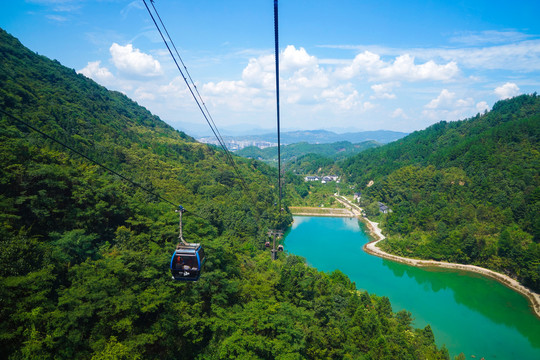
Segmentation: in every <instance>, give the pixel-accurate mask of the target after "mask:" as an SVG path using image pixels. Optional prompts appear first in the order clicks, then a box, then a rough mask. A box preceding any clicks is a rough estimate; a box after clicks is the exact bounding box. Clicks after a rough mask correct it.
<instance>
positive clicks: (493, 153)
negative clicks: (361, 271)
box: [342, 94, 540, 291]
mask: <svg viewBox="0 0 540 360" xmlns="http://www.w3.org/2000/svg"><path fill="white" fill-rule="evenodd" d="M539 139H540V97H538V96H537V95H536V94H533V95H522V96H519V97H516V98H513V99H509V100H504V101H499V102H497V103H496V104H495V105H494V106H493V109H492V110H491V111H490V112H488V113H486V114H483V115H477V116H475V117H474V118H471V119H468V120H464V121H455V122H444V121H443V122H440V123H437V124H435V125H433V126H431V127H429V128H427V129H426V130H423V131H418V132H415V133H413V134H411V135H409V136H407V137H405V138H403V139H401V140H399V141H396V142H394V143H392V144H388V145H385V146H384V147H381V148H377V149H370V150H367V151H365V152H363V153H361V154H359V155H357V156H355V157H353V158H350V159H347V160H345V161H344V162H343V163H342V167H343V171H344V173H345V174H346V175H347V177H348V179H349V181H352V182H354V183H356V184H358V189H359V190H361V191H362V193H363V194H364V195H365V196H366V197H368V198H369V199H370V200H371V201H383V202H385V203H387V204H388V205H389V206H390V208H391V209H392V210H393V212H392V213H391V214H389V215H388V216H387V218H386V219H385V220H384V228H385V230H386V231H387V233H388V234H389V235H390V236H389V240H388V241H386V242H385V244H383V245H384V246H385V248H386V249H388V250H390V251H391V252H394V253H396V254H401V255H405V256H409V257H420V258H432V259H436V260H446V261H452V262H460V263H467V264H469V263H470V264H476V265H480V266H484V267H488V268H490V269H494V270H497V271H500V272H503V273H505V274H508V275H511V276H513V277H515V278H517V279H519V281H521V282H522V283H523V284H524V285H526V286H529V287H530V288H532V289H534V290H535V291H540V244H539V243H540V216H539V214H540V146H539ZM371 180H373V182H374V185H373V186H371V187H368V186H367V184H368V183H369V182H370V181H371Z"/></svg>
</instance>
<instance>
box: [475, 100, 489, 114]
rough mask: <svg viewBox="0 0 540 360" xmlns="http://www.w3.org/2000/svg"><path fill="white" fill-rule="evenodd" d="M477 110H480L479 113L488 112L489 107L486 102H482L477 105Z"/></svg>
mask: <svg viewBox="0 0 540 360" xmlns="http://www.w3.org/2000/svg"><path fill="white" fill-rule="evenodd" d="M476 110H478V112H484V111H487V110H489V105H488V103H487V102H485V101H480V102H479V103H478V104H476Z"/></svg>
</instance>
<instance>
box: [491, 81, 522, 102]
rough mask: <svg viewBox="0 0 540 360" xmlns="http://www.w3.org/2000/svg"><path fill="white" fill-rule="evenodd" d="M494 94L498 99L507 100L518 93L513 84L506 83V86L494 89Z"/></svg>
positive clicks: (516, 87) (517, 88)
mask: <svg viewBox="0 0 540 360" xmlns="http://www.w3.org/2000/svg"><path fill="white" fill-rule="evenodd" d="M494 93H495V95H497V96H498V97H499V99H508V98H511V97H513V96H516V95H517V94H518V93H519V87H518V86H517V85H516V84H514V83H510V82H507V83H506V84H504V85H501V86H499V87H497V88H495V90H494Z"/></svg>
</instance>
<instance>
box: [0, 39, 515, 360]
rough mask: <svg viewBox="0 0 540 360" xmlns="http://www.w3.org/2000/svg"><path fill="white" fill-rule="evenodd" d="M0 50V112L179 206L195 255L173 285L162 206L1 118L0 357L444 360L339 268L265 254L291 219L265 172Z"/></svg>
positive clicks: (168, 227) (170, 227)
mask: <svg viewBox="0 0 540 360" xmlns="http://www.w3.org/2000/svg"><path fill="white" fill-rule="evenodd" d="M0 57H1V58H2V65H1V67H0V106H1V108H2V109H3V110H4V111H8V112H9V113H12V114H14V115H15V116H17V117H19V118H21V119H24V120H25V121H28V122H29V123H31V124H32V125H33V126H36V127H38V128H39V129H41V130H43V131H45V132H47V133H48V134H50V135H51V136H54V137H55V138H57V139H59V140H61V141H63V142H65V143H67V144H68V145H69V146H71V147H73V148H75V149H77V150H78V151H81V152H83V153H84V154H87V155H88V156H91V157H93V158H95V159H96V160H98V161H100V162H102V163H104V164H106V165H107V166H108V167H110V168H112V169H114V170H115V171H118V172H121V173H123V174H125V175H128V176H129V177H130V178H132V179H133V180H134V181H136V182H137V183H139V184H141V185H142V186H144V187H145V188H146V189H149V190H151V192H152V193H154V194H159V195H160V196H162V197H165V198H167V199H172V200H173V201H175V202H178V203H180V204H182V205H184V206H185V207H186V208H187V209H188V211H189V210H191V211H192V213H189V212H188V213H186V214H185V216H184V236H185V238H186V240H187V241H190V242H201V243H202V244H204V246H205V249H206V253H207V262H206V265H205V268H204V272H203V275H202V276H201V279H200V281H198V282H196V283H177V282H173V281H172V280H171V279H170V274H169V271H168V263H169V261H170V254H171V253H172V250H173V249H174V246H175V244H176V242H177V236H178V218H177V214H175V213H174V211H173V210H174V207H173V206H171V205H170V204H168V203H167V202H164V201H162V199H159V198H156V196H154V195H152V194H150V193H148V192H147V191H143V190H142V189H141V188H138V187H134V186H133V185H132V184H130V183H128V182H125V181H123V180H122V179H119V178H118V177H117V176H115V175H111V174H110V173H109V172H107V171H105V170H103V169H102V168H100V167H98V166H96V165H95V164H92V163H89V162H88V161H86V160H85V159H81V158H80V157H78V156H77V155H74V154H73V153H71V152H69V151H66V150H65V149H64V148H63V147H62V146H60V145H58V144H56V143H54V142H51V141H49V140H46V139H45V138H43V137H41V136H40V135H39V134H36V133H35V132H32V131H30V130H29V129H27V128H26V127H25V126H23V125H21V124H18V123H16V122H13V121H12V120H11V119H10V118H8V117H6V116H1V117H0V165H1V166H0V169H1V171H0V248H1V250H2V251H0V350H1V354H2V355H0V357H2V358H6V359H23V358H38V359H53V358H54V359H73V358H77V359H128V358H129V359H194V358H199V359H202V358H215V359H220V358H238V357H244V358H266V359H274V358H282V359H301V358H308V359H322V358H324V359H327V358H355V359H361V358H366V359H370V358H377V359H396V358H404V359H406V358H419V359H447V358H448V354H447V352H446V351H445V350H444V349H443V350H439V349H437V348H436V346H435V345H434V343H433V338H432V336H430V334H429V333H428V332H426V330H418V329H413V328H412V327H411V326H410V322H411V318H410V314H409V315H407V313H403V312H399V313H398V314H394V313H393V312H392V311H391V306H390V303H389V302H388V299H386V298H378V297H377V296H375V295H369V294H367V293H365V292H364V293H358V292H357V291H356V290H355V287H354V284H351V283H350V281H349V280H348V278H347V277H346V276H344V275H343V274H341V273H339V272H335V273H333V274H330V275H328V274H323V273H320V272H318V271H316V270H314V269H312V268H309V267H307V266H306V265H305V263H304V262H303V261H302V260H301V259H299V258H297V257H294V256H288V257H285V256H282V258H280V259H279V260H278V261H271V260H270V256H269V253H268V252H265V251H264V250H263V249H264V246H263V242H264V241H265V234H266V230H267V229H268V228H272V227H282V228H283V227H285V226H286V225H287V224H289V223H290V220H291V218H290V214H289V213H288V212H287V211H284V212H280V213H278V211H277V209H276V207H275V206H274V203H275V202H276V191H275V186H274V185H273V184H274V182H275V178H276V172H275V170H274V169H271V168H269V167H268V166H266V165H264V164H261V163H259V162H256V161H252V160H245V159H240V158H236V161H237V164H238V167H239V171H240V172H241V173H242V175H243V177H244V179H245V180H246V188H244V185H243V183H242V181H241V180H240V179H238V178H237V177H236V176H235V175H233V172H232V170H231V168H230V167H229V166H228V165H226V162H225V157H224V156H223V154H222V153H220V152H218V151H216V150H215V149H213V148H211V147H208V146H205V145H202V144H198V143H196V142H194V141H193V139H192V138H190V137H189V136H187V135H185V134H183V133H180V132H177V131H174V130H173V129H172V128H170V127H169V126H167V125H166V124H165V123H163V122H162V121H161V120H159V119H158V118H157V117H155V116H153V115H151V114H150V113H149V112H148V111H146V110H145V109H143V108H141V107H138V106H137V105H136V104H135V103H133V102H132V101H131V100H129V99H127V98H126V97H125V96H123V95H121V94H119V93H115V92H108V91H107V90H106V89H104V88H103V87H100V86H99V85H97V84H95V83H94V82H92V81H91V80H89V79H86V78H84V77H83V76H81V75H77V74H75V72H73V71H72V70H69V69H66V68H64V67H62V66H61V65H60V64H58V63H57V62H54V61H50V60H48V59H46V58H44V57H41V56H38V55H36V54H33V53H32V52H30V51H29V50H27V49H25V48H24V47H22V45H20V44H19V43H18V42H17V41H16V40H15V39H13V38H12V37H10V36H9V35H7V34H6V33H5V32H4V31H0ZM301 185H302V184H301V183H295V186H298V187H299V188H301ZM508 235H509V237H508V239H509V241H513V238H514V234H513V233H509V234H508Z"/></svg>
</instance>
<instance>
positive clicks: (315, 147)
mask: <svg viewBox="0 0 540 360" xmlns="http://www.w3.org/2000/svg"><path fill="white" fill-rule="evenodd" d="M380 145H381V144H380V143H378V142H376V141H364V142H362V143H358V144H352V143H350V142H348V141H339V142H335V143H330V144H309V143H307V142H301V143H295V144H289V145H282V146H281V149H280V150H281V154H280V155H281V161H282V162H283V163H285V164H286V167H287V168H290V167H291V165H292V164H294V163H295V162H296V161H297V160H298V159H300V158H302V157H304V156H305V155H308V154H314V155H319V156H321V157H323V158H327V159H329V160H330V161H331V162H332V163H333V162H335V161H336V160H342V159H345V158H346V157H349V156H352V155H354V154H357V153H359V152H362V151H364V150H366V149H370V148H373V147H377V146H380ZM235 154H236V155H239V156H242V157H246V158H250V159H257V160H262V161H264V162H266V163H267V164H270V165H272V164H273V165H276V166H277V160H278V153H277V146H272V147H267V148H264V149H259V148H258V147H256V146H248V147H245V148H243V149H241V150H238V151H236V152H235Z"/></svg>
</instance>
